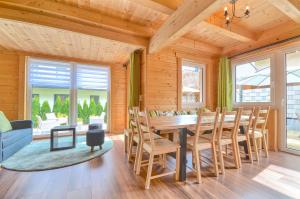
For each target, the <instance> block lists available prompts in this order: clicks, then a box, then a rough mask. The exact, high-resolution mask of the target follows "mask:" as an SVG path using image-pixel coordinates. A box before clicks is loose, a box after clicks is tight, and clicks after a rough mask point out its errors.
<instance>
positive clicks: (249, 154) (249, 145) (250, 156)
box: [246, 135, 253, 164]
mask: <svg viewBox="0 0 300 199" xmlns="http://www.w3.org/2000/svg"><path fill="white" fill-rule="evenodd" d="M246 139H247V147H248V156H249V160H250V162H251V164H253V157H252V148H251V143H250V137H249V135H246Z"/></svg>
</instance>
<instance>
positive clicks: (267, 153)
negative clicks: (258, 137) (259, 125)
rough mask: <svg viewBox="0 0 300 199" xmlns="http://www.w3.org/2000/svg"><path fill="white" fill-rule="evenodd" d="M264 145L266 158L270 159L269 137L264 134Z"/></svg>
mask: <svg viewBox="0 0 300 199" xmlns="http://www.w3.org/2000/svg"><path fill="white" fill-rule="evenodd" d="M262 139H263V145H264V150H265V153H266V157H269V151H268V150H269V147H268V142H267V135H266V134H263V137H262Z"/></svg>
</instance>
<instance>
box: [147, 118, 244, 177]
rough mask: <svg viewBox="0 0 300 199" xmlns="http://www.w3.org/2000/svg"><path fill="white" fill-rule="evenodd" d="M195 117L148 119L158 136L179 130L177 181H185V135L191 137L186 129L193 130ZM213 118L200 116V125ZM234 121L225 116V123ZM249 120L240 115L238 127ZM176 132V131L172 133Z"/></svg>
mask: <svg viewBox="0 0 300 199" xmlns="http://www.w3.org/2000/svg"><path fill="white" fill-rule="evenodd" d="M197 118H198V116H197V115H176V116H160V117H153V118H151V119H150V125H151V127H152V128H153V129H154V130H155V132H157V133H158V134H159V133H160V132H161V131H164V130H176V129H178V130H179V144H180V166H179V181H182V182H184V181H186V169H187V166H186V163H187V157H186V156H187V135H188V134H189V135H193V134H194V133H193V132H191V131H189V130H188V129H193V128H195V127H196V124H197ZM213 120H214V117H211V116H202V120H201V124H202V123H203V124H206V125H207V124H209V123H212V122H213ZM234 120H235V117H234V116H231V115H228V116H225V118H224V121H225V122H233V121H234ZM247 120H249V116H246V115H242V116H241V120H240V125H241V126H242V125H243V124H245V122H247ZM219 122H221V117H219ZM174 132H176V131H174Z"/></svg>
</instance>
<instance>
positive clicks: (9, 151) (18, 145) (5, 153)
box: [2, 135, 32, 161]
mask: <svg viewBox="0 0 300 199" xmlns="http://www.w3.org/2000/svg"><path fill="white" fill-rule="evenodd" d="M31 141H32V135H27V136H25V137H22V139H20V140H18V141H17V142H15V143H13V144H11V145H9V146H7V147H6V148H4V149H3V150H2V158H3V159H2V160H3V161H4V160H6V159H7V158H9V157H10V156H12V155H13V154H14V153H16V152H18V151H19V150H20V149H22V148H23V147H24V146H26V145H27V144H29V143H30V142H31Z"/></svg>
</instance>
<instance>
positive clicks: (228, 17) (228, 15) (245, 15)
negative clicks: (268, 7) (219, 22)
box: [224, 0, 250, 27]
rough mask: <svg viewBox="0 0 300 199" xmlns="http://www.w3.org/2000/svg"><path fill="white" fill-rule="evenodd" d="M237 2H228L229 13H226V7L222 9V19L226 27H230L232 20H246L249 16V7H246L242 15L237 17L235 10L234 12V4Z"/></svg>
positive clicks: (231, 0)
mask: <svg viewBox="0 0 300 199" xmlns="http://www.w3.org/2000/svg"><path fill="white" fill-rule="evenodd" d="M237 1H238V0H230V4H231V13H229V11H228V7H227V6H226V7H225V8H224V17H225V23H226V25H227V27H229V26H230V24H231V23H232V21H233V20H234V18H237V19H241V18H248V17H249V16H250V8H249V6H246V8H245V12H244V13H243V15H237V14H236V10H235V4H236V3H237Z"/></svg>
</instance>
